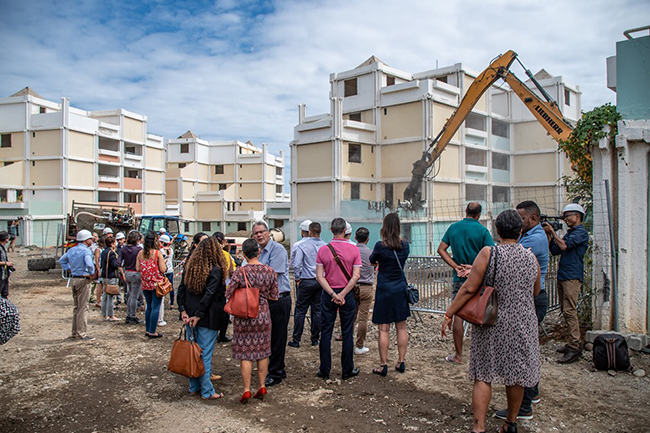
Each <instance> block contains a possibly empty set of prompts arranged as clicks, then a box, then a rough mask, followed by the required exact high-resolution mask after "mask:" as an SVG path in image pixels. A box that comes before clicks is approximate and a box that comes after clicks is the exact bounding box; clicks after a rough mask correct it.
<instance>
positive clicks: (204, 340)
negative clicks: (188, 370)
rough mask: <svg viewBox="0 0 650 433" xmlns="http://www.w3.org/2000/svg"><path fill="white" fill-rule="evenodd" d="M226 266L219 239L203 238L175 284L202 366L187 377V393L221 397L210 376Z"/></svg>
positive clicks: (223, 299)
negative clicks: (198, 373)
mask: <svg viewBox="0 0 650 433" xmlns="http://www.w3.org/2000/svg"><path fill="white" fill-rule="evenodd" d="M228 269H229V264H228V262H227V261H226V257H225V256H224V255H223V252H222V250H221V246H220V245H219V243H218V242H217V241H216V240H215V239H214V238H206V239H205V240H203V241H200V243H199V244H198V245H197V246H196V248H195V249H194V251H193V252H192V255H191V256H190V257H189V259H188V260H187V263H186V264H185V271H184V272H183V280H182V282H181V284H180V286H179V287H178V294H177V298H176V301H177V304H178V310H179V311H180V312H181V319H182V320H183V323H184V324H186V325H188V329H187V332H188V335H190V333H191V332H192V329H191V328H193V331H194V332H193V333H194V337H195V339H196V342H197V343H198V345H199V347H200V348H201V350H202V353H201V358H202V359H203V366H204V368H205V373H204V374H203V375H202V376H201V377H199V378H196V379H194V378H191V379H190V394H192V395H197V394H199V393H201V398H203V399H204V400H216V399H218V398H221V397H223V393H220V392H219V393H218V392H215V390H214V387H213V386H212V382H210V376H211V374H212V354H213V352H214V344H215V342H216V341H217V335H218V334H219V329H220V326H222V323H221V321H222V320H223V316H222V314H221V313H220V311H221V310H223V305H224V304H225V303H226V298H225V293H226V278H228ZM225 320H228V318H227V317H226V318H225Z"/></svg>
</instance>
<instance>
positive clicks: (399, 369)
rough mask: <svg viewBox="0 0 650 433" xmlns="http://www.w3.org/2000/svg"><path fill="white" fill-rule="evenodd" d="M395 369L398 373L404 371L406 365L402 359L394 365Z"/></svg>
mask: <svg viewBox="0 0 650 433" xmlns="http://www.w3.org/2000/svg"><path fill="white" fill-rule="evenodd" d="M395 370H397V371H399V372H400V373H404V372H405V371H406V365H405V364H404V361H402V362H400V363H399V364H397V365H396V366H395Z"/></svg>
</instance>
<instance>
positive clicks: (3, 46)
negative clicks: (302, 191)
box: [0, 0, 650, 162]
mask: <svg viewBox="0 0 650 433" xmlns="http://www.w3.org/2000/svg"><path fill="white" fill-rule="evenodd" d="M649 18H650V1H647V0H617V1H611V0H607V1H603V0H588V1H586V0H585V1H583V0H575V1H556V0H547V1H545V2H540V1H537V0H518V1H510V0H507V1H506V0H457V1H449V0H447V1H439V0H420V1H395V0H391V1H387V0H356V1H355V0H320V1H312V0H282V1H274V0H259V1H252V0H238V1H235V0H218V1H202V0H196V1H192V0H186V1H172V0H142V1H117V0H104V1H93V0H87V1H75V0H48V1H40V0H0V65H1V67H0V97H7V96H10V95H11V94H13V93H15V92H17V91H19V90H20V89H22V88H24V87H26V86H29V87H31V88H32V89H34V90H35V91H36V92H37V93H39V94H40V95H41V96H43V97H44V98H45V99H48V100H52V101H60V98H61V97H68V98H70V100H71V105H72V106H73V107H76V108H80V109H84V110H90V111H96V110H112V109H118V108H123V109H126V110H128V111H131V112H135V113H138V114H143V115H146V116H147V118H148V128H147V129H148V132H150V133H153V134H158V135H162V136H164V137H166V138H175V137H178V136H179V135H181V134H183V133H184V132H185V131H187V130H191V131H192V132H194V133H195V134H197V135H198V136H199V137H201V138H203V139H206V140H240V141H249V140H250V141H252V142H253V143H254V144H256V145H261V144H262V143H267V144H268V145H269V149H270V151H271V152H273V153H276V154H277V153H278V152H279V151H280V150H284V151H285V158H286V160H287V162H288V160H289V153H290V151H289V142H290V141H291V140H292V139H293V128H294V126H295V125H296V124H297V122H298V109H297V106H298V104H306V105H307V115H308V116H311V115H316V114H322V113H327V112H329V110H330V106H329V89H330V88H329V74H330V73H332V72H341V71H346V70H350V69H353V68H355V67H356V66H358V65H359V64H361V63H362V62H364V61H365V60H366V59H367V58H368V57H370V56H372V55H375V56H377V57H378V58H379V59H381V60H382V61H383V62H385V63H386V64H388V65H390V66H392V67H394V68H397V69H399V70H402V71H406V72H410V73H417V72H422V71H426V70H430V69H434V68H435V67H436V65H438V66H439V67H443V66H449V65H453V64H455V63H461V62H462V63H463V64H464V65H466V66H467V67H469V68H471V69H474V70H476V71H481V70H483V69H484V68H485V67H486V66H487V65H488V64H489V63H490V61H491V60H492V59H493V58H494V57H496V56H497V55H498V54H501V53H504V52H505V51H507V50H509V49H512V50H514V51H516V52H517V53H518V54H519V56H520V59H521V60H522V61H523V62H524V63H525V64H526V66H527V67H528V68H529V69H531V70H532V71H533V72H537V71H538V70H539V69H541V68H544V69H546V70H547V71H548V72H549V73H551V74H552V75H562V76H563V77H564V80H565V81H566V82H567V83H570V84H573V85H578V86H580V90H581V91H582V108H583V110H591V109H592V108H594V107H595V106H599V105H602V104H604V103H607V102H611V103H615V101H616V95H615V94H614V92H612V91H611V90H609V89H607V87H606V66H605V59H606V57H609V56H612V55H615V50H616V42H617V41H621V40H624V36H623V31H625V30H627V29H631V28H635V27H640V26H644V25H647V24H650V22H649ZM645 34H647V32H646V33H645ZM516 73H518V71H516ZM518 75H520V77H523V76H524V74H523V71H522V72H521V73H518Z"/></svg>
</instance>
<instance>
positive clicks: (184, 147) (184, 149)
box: [181, 143, 190, 153]
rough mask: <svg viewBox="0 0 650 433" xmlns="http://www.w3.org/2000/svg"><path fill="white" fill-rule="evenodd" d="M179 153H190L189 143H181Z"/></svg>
mask: <svg viewBox="0 0 650 433" xmlns="http://www.w3.org/2000/svg"><path fill="white" fill-rule="evenodd" d="M181 153H190V143H181Z"/></svg>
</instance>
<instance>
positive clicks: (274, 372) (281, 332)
mask: <svg viewBox="0 0 650 433" xmlns="http://www.w3.org/2000/svg"><path fill="white" fill-rule="evenodd" d="M269 311H270V313H271V357H270V358H269V373H268V375H267V377H271V378H273V379H282V378H284V377H286V371H285V365H284V354H285V352H286V350H287V327H288V325H289V318H290V317H291V295H290V294H289V292H287V293H286V295H284V294H280V299H278V300H277V301H269Z"/></svg>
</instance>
